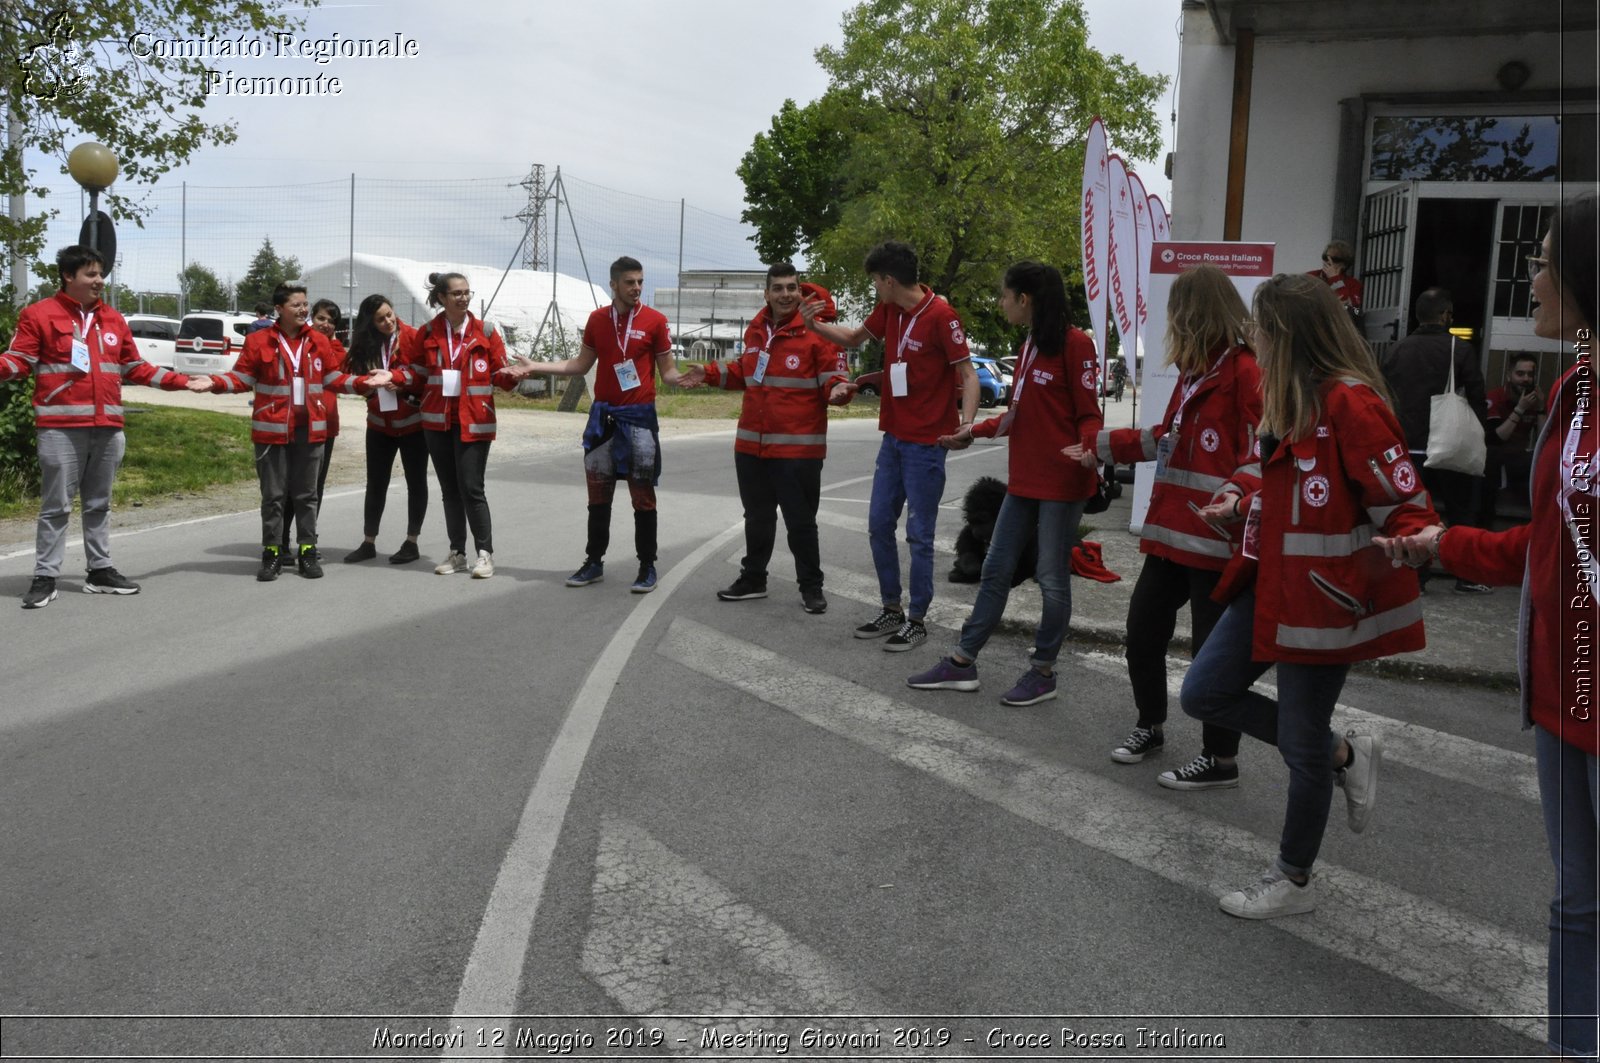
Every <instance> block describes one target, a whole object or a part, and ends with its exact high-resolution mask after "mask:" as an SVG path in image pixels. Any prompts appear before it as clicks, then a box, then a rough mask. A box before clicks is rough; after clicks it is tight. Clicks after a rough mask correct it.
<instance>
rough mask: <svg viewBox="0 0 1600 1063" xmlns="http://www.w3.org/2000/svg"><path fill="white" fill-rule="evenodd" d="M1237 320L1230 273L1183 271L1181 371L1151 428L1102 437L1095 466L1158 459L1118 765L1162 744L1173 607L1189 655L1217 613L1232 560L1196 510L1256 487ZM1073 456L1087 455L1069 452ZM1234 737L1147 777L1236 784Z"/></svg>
mask: <svg viewBox="0 0 1600 1063" xmlns="http://www.w3.org/2000/svg"><path fill="white" fill-rule="evenodd" d="M1246 317H1247V313H1246V311H1245V308H1244V300H1242V299H1240V298H1239V292H1238V289H1236V288H1235V287H1234V286H1233V282H1232V281H1230V280H1229V279H1228V275H1227V274H1226V273H1223V272H1222V270H1220V269H1218V268H1217V267H1215V266H1205V265H1203V266H1199V267H1197V268H1195V269H1192V270H1189V271H1188V272H1186V273H1182V274H1180V275H1179V276H1178V278H1177V279H1176V280H1175V281H1174V282H1173V284H1172V295H1171V296H1170V297H1169V298H1168V300H1167V364H1169V365H1173V366H1176V367H1177V368H1178V370H1179V372H1181V373H1182V374H1183V375H1182V376H1181V377H1180V378H1179V379H1178V383H1177V386H1176V387H1174V388H1173V389H1172V397H1171V398H1170V399H1169V400H1168V401H1167V412H1166V414H1165V415H1164V416H1163V417H1162V419H1161V423H1160V424H1159V425H1156V426H1155V427H1154V428H1146V429H1142V430H1141V429H1138V428H1119V429H1116V430H1115V431H1107V432H1101V433H1100V438H1099V440H1098V441H1097V449H1096V453H1095V454H1094V455H1093V457H1095V458H1097V459H1098V460H1099V461H1107V462H1109V461H1116V462H1138V461H1154V462H1155V463H1156V470H1155V485H1154V487H1152V488H1151V491H1150V509H1149V511H1148V512H1147V513H1146V514H1145V518H1144V528H1143V530H1142V531H1141V533H1140V536H1139V551H1140V552H1141V553H1142V554H1144V555H1145V556H1144V567H1143V568H1142V569H1141V570H1140V572H1139V582H1138V583H1137V584H1135V586H1134V588H1133V597H1132V598H1131V599H1130V600H1129V602H1128V640H1127V659H1128V680H1129V682H1130V683H1131V684H1132V685H1133V704H1134V707H1135V708H1136V709H1137V710H1138V712H1139V718H1138V720H1137V721H1136V722H1135V723H1134V726H1133V730H1132V731H1131V732H1130V733H1129V734H1128V737H1127V738H1125V739H1123V742H1122V744H1121V745H1119V746H1117V747H1116V748H1115V749H1113V750H1112V751H1111V759H1112V760H1114V761H1117V762H1118V763H1120V764H1137V763H1139V762H1140V761H1142V760H1144V758H1145V757H1147V756H1150V755H1151V754H1152V753H1159V752H1160V751H1161V749H1162V747H1163V745H1164V744H1165V741H1166V739H1165V736H1164V729H1163V724H1165V723H1166V719H1167V647H1168V646H1169V645H1170V644H1171V642H1172V632H1173V629H1174V628H1175V627H1176V624H1177V618H1178V610H1180V609H1182V608H1183V606H1184V604H1185V603H1187V604H1188V606H1189V622H1190V631H1191V633H1192V635H1193V646H1194V653H1196V654H1198V653H1199V652H1200V649H1201V647H1203V646H1204V645H1205V642H1206V636H1208V635H1209V634H1210V633H1211V629H1212V628H1213V627H1215V626H1216V623H1217V619H1218V618H1219V617H1221V616H1222V606H1221V605H1219V604H1218V603H1217V602H1215V601H1213V600H1212V598H1211V592H1212V591H1214V590H1216V588H1217V582H1218V581H1219V580H1220V579H1221V578H1222V570H1223V568H1224V567H1226V565H1227V564H1228V561H1229V560H1230V559H1231V558H1232V557H1233V551H1234V544H1233V541H1232V539H1231V537H1230V536H1229V535H1228V534H1227V533H1226V532H1223V531H1219V530H1218V528H1217V527H1216V526H1215V525H1214V524H1211V523H1210V522H1208V521H1204V520H1201V519H1200V516H1199V513H1200V507H1201V506H1205V505H1209V504H1211V502H1212V501H1214V500H1215V498H1216V497H1217V496H1218V495H1219V494H1222V493H1225V492H1228V491H1232V492H1233V493H1234V494H1244V493H1246V492H1249V491H1253V490H1255V488H1256V486H1257V479H1256V478H1257V477H1259V476H1260V473H1261V466H1260V465H1259V464H1258V463H1257V462H1256V458H1255V453H1254V451H1255V443H1256V425H1258V424H1259V423H1260V421H1261V371H1260V369H1259V368H1258V367H1257V365H1256V356H1255V354H1254V353H1252V352H1251V350H1250V348H1248V347H1246V346H1244V345H1243V344H1242V343H1240V342H1239V337H1240V336H1241V335H1243V334H1244V328H1245V319H1246ZM1066 453H1067V457H1069V458H1072V459H1074V460H1079V461H1081V460H1083V458H1084V455H1085V448H1083V447H1077V446H1074V447H1068V448H1067V451H1066ZM1238 752H1239V732H1238V731H1236V730H1233V729H1231V728H1228V727H1223V726H1220V725H1218V724H1213V723H1208V724H1204V725H1203V726H1202V727H1201V746H1200V755H1199V756H1197V757H1195V759H1194V760H1192V761H1190V762H1189V763H1188V764H1186V765H1184V766H1183V767H1181V768H1178V769H1177V770H1175V771H1165V772H1162V773H1161V775H1160V776H1158V777H1157V779H1156V781H1157V782H1158V783H1160V784H1161V785H1162V786H1165V787H1167V788H1168V789H1172V790H1211V789H1218V788H1221V787H1231V786H1237V785H1239V768H1238V766H1237V765H1236V764H1235V762H1234V758H1235V756H1236V755H1237V754H1238Z"/></svg>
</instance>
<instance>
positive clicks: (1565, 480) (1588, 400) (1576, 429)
mask: <svg viewBox="0 0 1600 1063" xmlns="http://www.w3.org/2000/svg"><path fill="white" fill-rule="evenodd" d="M1573 376H1574V377H1589V376H1591V371H1590V369H1589V366H1588V365H1587V364H1581V365H1579V367H1578V371H1577V372H1576V373H1574V374H1573ZM1573 404H1574V409H1573V411H1572V422H1571V423H1570V424H1569V425H1568V426H1567V438H1566V440H1565V441H1564V442H1563V443H1562V446H1561V485H1560V490H1559V496H1558V497H1559V499H1560V502H1561V520H1562V523H1563V524H1565V525H1566V526H1567V534H1568V535H1569V536H1571V537H1572V545H1573V546H1575V547H1577V550H1578V558H1579V560H1580V562H1582V563H1583V567H1584V568H1585V569H1586V570H1587V575H1588V580H1589V583H1590V586H1591V588H1592V589H1600V560H1597V559H1596V558H1595V555H1594V550H1593V549H1592V548H1591V547H1590V546H1589V545H1588V544H1587V543H1585V542H1584V541H1583V533H1582V532H1581V531H1580V530H1579V528H1578V521H1577V518H1576V517H1575V516H1574V515H1573V512H1572V496H1573V495H1577V494H1588V493H1590V491H1591V490H1592V489H1593V487H1594V482H1595V473H1596V470H1595V468H1594V463H1595V460H1596V459H1597V458H1600V454H1591V455H1589V457H1588V459H1587V460H1586V461H1585V462H1584V463H1583V467H1584V469H1585V470H1586V473H1587V474H1586V475H1584V476H1581V477H1580V476H1578V475H1577V470H1578V467H1579V463H1578V446H1579V444H1581V443H1582V442H1583V430H1584V429H1585V428H1587V427H1588V426H1589V418H1590V416H1591V414H1592V413H1593V409H1594V400H1593V397H1592V396H1591V395H1590V394H1589V393H1588V392H1587V391H1580V392H1578V393H1577V394H1576V395H1575V396H1574V399H1573ZM1580 485H1581V486H1580ZM1585 524H1586V525H1587V526H1589V527H1591V528H1592V527H1593V524H1594V522H1593V520H1592V519H1591V520H1588V521H1585Z"/></svg>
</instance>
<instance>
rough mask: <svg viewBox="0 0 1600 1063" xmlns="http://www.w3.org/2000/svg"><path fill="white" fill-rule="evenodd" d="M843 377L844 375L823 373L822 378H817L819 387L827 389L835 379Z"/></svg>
mask: <svg viewBox="0 0 1600 1063" xmlns="http://www.w3.org/2000/svg"><path fill="white" fill-rule="evenodd" d="M843 376H844V374H843V373H823V374H822V375H821V376H819V377H817V387H819V388H825V387H827V386H828V381H830V380H832V379H834V378H835V377H843ZM841 382H842V381H841Z"/></svg>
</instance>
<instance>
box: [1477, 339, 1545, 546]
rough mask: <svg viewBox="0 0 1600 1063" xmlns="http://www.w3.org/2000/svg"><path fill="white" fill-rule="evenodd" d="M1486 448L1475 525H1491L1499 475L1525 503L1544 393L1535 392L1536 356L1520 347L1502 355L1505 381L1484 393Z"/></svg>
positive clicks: (1537, 364)
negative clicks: (1517, 350)
mask: <svg viewBox="0 0 1600 1063" xmlns="http://www.w3.org/2000/svg"><path fill="white" fill-rule="evenodd" d="M1486 401H1487V403H1488V423H1489V436H1488V443H1489V452H1488V456H1487V458H1486V459H1485V461H1484V466H1483V494H1482V497H1481V498H1480V499H1479V505H1478V526H1479V527H1481V528H1492V527H1493V526H1494V519H1495V516H1496V512H1495V505H1496V503H1497V502H1498V500H1499V494H1500V481H1501V479H1502V477H1503V478H1504V479H1505V481H1506V484H1505V485H1506V487H1507V488H1509V489H1510V490H1511V491H1512V492H1513V493H1514V494H1515V495H1516V497H1517V501H1518V502H1520V503H1522V504H1523V505H1526V504H1528V500H1529V494H1528V477H1529V471H1530V470H1531V468H1532V463H1533V440H1534V437H1535V435H1536V434H1537V432H1538V427H1539V416H1540V415H1541V414H1542V413H1544V396H1543V395H1542V394H1540V393H1539V356H1538V355H1536V354H1531V353H1529V352H1527V351H1523V352H1521V353H1520V354H1513V355H1511V356H1510V357H1509V358H1507V359H1506V382H1505V386H1504V387H1498V388H1495V389H1494V390H1493V391H1491V392H1489V394H1488V395H1487V396H1486Z"/></svg>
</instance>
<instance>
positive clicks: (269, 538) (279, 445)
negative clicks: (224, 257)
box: [210, 282, 350, 583]
mask: <svg viewBox="0 0 1600 1063" xmlns="http://www.w3.org/2000/svg"><path fill="white" fill-rule="evenodd" d="M272 304H273V306H275V307H277V308H278V320H277V323H276V324H275V325H274V326H273V327H272V328H270V329H262V330H260V331H259V332H252V333H250V334H249V335H247V336H246V337H245V338H244V350H242V351H240V352H239V359H238V361H236V362H235V363H234V365H233V369H232V370H230V371H229V372H226V373H221V374H218V375H216V376H212V377H211V378H210V386H211V387H212V388H214V389H216V390H218V391H254V392H255V401H254V403H253V405H252V408H251V413H250V438H251V440H253V441H254V443H255V450H256V475H257V476H258V477H259V478H260V480H261V542H262V550H261V567H260V568H259V569H258V570H257V571H256V579H257V580H258V581H260V582H262V583H270V582H271V581H273V580H275V579H277V578H278V573H279V572H280V571H281V570H282V568H283V555H284V552H285V551H284V549H283V545H282V544H283V542H284V538H283V537H284V534H285V527H284V525H285V522H286V521H287V520H288V519H289V514H290V512H291V511H292V512H293V517H294V525H295V542H296V543H297V544H298V550H297V552H296V556H295V562H296V564H297V566H298V568H299V570H300V575H302V576H304V577H305V578H306V579H321V578H322V563H321V561H320V560H319V559H318V556H317V476H318V474H319V473H320V472H321V468H322V445H323V442H324V440H326V438H327V434H328V414H327V404H328V403H329V402H331V401H332V400H331V399H329V398H328V397H327V395H326V392H325V390H324V389H325V387H327V386H339V383H340V381H341V380H342V378H343V373H342V372H341V370H340V369H339V368H338V366H337V365H335V358H336V355H335V352H334V349H333V345H332V343H331V342H330V341H329V340H328V338H327V337H326V336H324V335H323V334H322V333H320V332H318V331H316V330H315V329H313V328H310V327H308V326H307V324H306V319H307V317H308V316H309V313H310V306H309V304H308V303H307V302H306V289H305V285H303V284H295V283H290V282H286V283H283V284H280V285H278V287H277V288H276V289H274V290H273V293H272ZM344 386H346V387H349V386H350V384H348V383H346V384H345V385H344ZM285 499H288V502H287V503H286V502H285Z"/></svg>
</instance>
